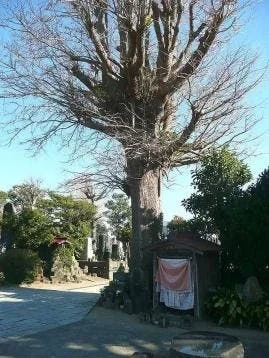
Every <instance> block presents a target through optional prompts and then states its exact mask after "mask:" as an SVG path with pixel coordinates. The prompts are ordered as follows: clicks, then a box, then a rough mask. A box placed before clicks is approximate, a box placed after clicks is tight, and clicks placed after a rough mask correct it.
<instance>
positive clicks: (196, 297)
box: [193, 252, 200, 319]
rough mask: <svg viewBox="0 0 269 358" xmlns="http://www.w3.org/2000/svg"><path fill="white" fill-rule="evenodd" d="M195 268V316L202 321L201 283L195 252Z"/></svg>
mask: <svg viewBox="0 0 269 358" xmlns="http://www.w3.org/2000/svg"><path fill="white" fill-rule="evenodd" d="M193 266H194V297H195V300H194V315H195V317H197V318H198V319H200V300H199V282H198V267H197V258H196V253H195V252H193Z"/></svg>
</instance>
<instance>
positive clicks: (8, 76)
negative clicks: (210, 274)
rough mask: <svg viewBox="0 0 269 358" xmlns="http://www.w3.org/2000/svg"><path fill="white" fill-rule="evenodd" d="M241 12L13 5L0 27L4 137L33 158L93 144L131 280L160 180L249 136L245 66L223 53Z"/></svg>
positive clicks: (198, 7)
mask: <svg viewBox="0 0 269 358" xmlns="http://www.w3.org/2000/svg"><path fill="white" fill-rule="evenodd" d="M246 2H247V1H243V0H240V1H239V0H62V1H57V0H51V1H49V0H47V1H46V0H40V1H34V2H33V3H31V2H30V1H23V2H22V3H23V5H18V6H17V8H15V9H13V10H11V11H10V12H9V14H10V16H8V15H7V18H6V21H5V22H2V24H3V26H5V28H6V31H8V36H7V43H6V45H5V49H4V50H3V52H2V53H3V56H2V59H1V75H0V79H1V83H2V96H4V97H5V98H12V101H13V103H14V98H15V99H17V101H16V103H17V104H20V112H19V113H20V114H19V116H17V117H14V118H15V119H14V121H13V122H12V123H9V124H10V125H11V128H13V131H14V135H17V134H18V133H19V132H20V131H22V130H23V129H24V130H26V132H27V133H28V134H30V136H29V138H30V141H31V144H33V145H35V146H36V147H37V148H39V147H40V146H42V145H43V144H44V143H46V142H47V141H48V140H49V139H50V138H51V137H53V136H54V135H56V136H58V137H60V138H61V141H62V143H63V144H67V143H69V142H70V141H73V143H76V146H75V147H74V152H76V153H77V151H79V149H82V151H85V153H86V152H87V153H88V154H89V153H90V151H91V153H93V150H94V149H96V148H95V147H94V148H93V146H96V145H97V144H99V148H100V149H101V152H102V151H103V153H105V155H104V156H103V157H102V159H101V160H100V159H99V160H100V161H101V162H102V164H104V163H106V162H107V161H108V158H109V163H108V164H109V165H108V167H109V168H108V169H109V170H110V173H111V178H112V179H113V180H114V179H115V180H116V181H117V180H119V175H118V174H119V172H123V173H124V174H125V178H124V181H121V182H120V184H121V185H122V187H123V188H124V190H125V192H126V193H127V194H128V195H129V196H130V197H131V202H132V220H133V225H132V228H133V234H132V243H131V269H132V271H133V272H135V270H136V269H139V268H140V266H141V257H142V254H141V248H142V246H143V245H144V244H145V243H147V242H149V241H150V240H152V239H154V237H152V235H151V234H152V232H153V231H152V230H150V228H151V227H152V226H154V225H153V224H154V223H156V218H158V217H159V215H160V213H161V208H160V186H161V178H162V176H163V173H164V172H167V171H169V170H170V169H171V168H174V167H177V166H182V165H187V164H191V163H194V162H197V161H198V160H199V159H200V157H201V155H202V154H203V152H204V151H205V150H206V149H207V148H209V147H210V146H212V145H223V144H225V143H229V142H234V143H236V142H238V141H240V139H239V138H240V137H239V135H240V134H242V133H245V132H246V131H247V130H248V129H249V128H250V126H251V125H252V124H253V121H252V120H251V118H250V114H249V108H248V107H247V106H246V104H245V103H244V97H245V95H246V94H247V93H248V91H249V90H250V89H252V88H253V86H255V84H256V83H257V76H256V75H255V71H253V66H254V63H255V56H250V55H249V53H248V51H245V50H244V49H242V48H239V49H238V48H235V46H234V44H233V45H231V46H230V48H228V47H227V43H228V41H229V40H230V39H231V38H232V37H233V35H234V33H235V32H236V31H237V29H238V23H237V20H238V18H239V13H240V11H241V10H242V8H243V6H245V5H246ZM6 14H8V12H6ZM13 108H14V107H13ZM104 139H105V140H106V141H105V142H104ZM90 144H92V147H91V148H90V147H87V146H88V145H90ZM107 146H108V147H107ZM89 148H90V149H89ZM99 153H100V152H99ZM112 154H113V155H114V157H113V155H112ZM111 158H113V159H111ZM120 165H121V166H120ZM99 174H100V173H99ZM100 175H101V174H100Z"/></svg>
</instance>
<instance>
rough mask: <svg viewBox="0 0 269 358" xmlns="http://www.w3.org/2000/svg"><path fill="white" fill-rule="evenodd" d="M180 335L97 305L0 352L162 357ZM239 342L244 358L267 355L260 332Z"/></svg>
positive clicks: (6, 345)
mask: <svg viewBox="0 0 269 358" xmlns="http://www.w3.org/2000/svg"><path fill="white" fill-rule="evenodd" d="M238 331H239V330H238ZM183 332H186V331H185V330H182V329H179V328H172V327H169V328H160V327H156V326H153V325H150V324H141V323H139V321H138V319H137V316H135V315H127V314H125V313H123V312H121V311H115V310H109V309H105V308H102V307H98V306H97V307H95V308H94V309H93V310H92V311H91V313H90V314H89V315H88V316H87V317H86V318H84V319H83V320H81V321H79V322H76V323H72V324H69V325H65V326H62V327H58V328H56V329H52V330H48V331H46V332H42V333H37V334H34V335H31V336H24V337H21V338H17V339H12V340H7V341H4V342H2V343H1V344H0V352H1V357H18V358H19V357H20V358H24V357H25V358H26V357H27V358H28V357H41V358H43V357H44V358H45V357H57V358H59V357H63V358H69V357H70V358H71V357H94V358H101V357H102V358H109V357H129V356H131V355H132V354H133V353H134V352H135V351H147V352H152V353H154V357H155V356H156V357H165V356H166V355H165V354H167V352H168V349H169V346H170V342H171V339H172V338H173V337H174V336H176V335H178V334H180V333H183ZM256 333H257V332H256ZM257 337H260V341H257ZM239 339H242V342H243V344H244V346H245V347H246V354H245V357H246V358H250V357H251V358H253V357H255V358H265V357H268V356H269V343H268V342H267V343H266V334H263V332H260V333H259V334H258V336H257V334H256V336H255V332H253V334H252V340H251V339H250V338H249V337H248V335H247V334H246V335H245V337H244V334H243V335H242V338H241V337H239ZM258 339H259V338H258ZM255 341H256V344H255Z"/></svg>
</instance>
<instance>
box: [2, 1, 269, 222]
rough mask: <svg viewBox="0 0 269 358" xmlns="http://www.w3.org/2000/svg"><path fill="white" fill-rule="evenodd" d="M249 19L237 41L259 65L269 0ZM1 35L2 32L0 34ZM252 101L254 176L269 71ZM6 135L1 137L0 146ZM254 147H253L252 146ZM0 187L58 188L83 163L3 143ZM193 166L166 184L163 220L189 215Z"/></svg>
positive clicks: (266, 136) (266, 153)
mask: <svg viewBox="0 0 269 358" xmlns="http://www.w3.org/2000/svg"><path fill="white" fill-rule="evenodd" d="M247 16H248V18H249V20H248V22H247V23H246V25H245V27H244V28H243V29H242V30H241V33H240V34H239V35H238V36H237V38H236V42H238V44H239V43H240V44H242V43H243V44H245V45H246V46H248V47H249V48H251V49H258V50H259V52H260V64H261V66H262V65H264V64H265V63H266V62H267V61H269V26H268V24H269V2H268V0H264V1H261V2H258V1H257V3H256V4H255V6H254V7H253V8H252V12H251V13H248V14H247ZM0 37H1V35H0ZM250 101H251V103H261V104H260V105H259V107H258V108H256V109H255V111H256V114H257V116H259V117H263V118H262V120H261V121H260V122H259V124H258V125H257V127H256V128H255V132H254V133H253V134H254V135H259V134H262V136H261V137H260V138H259V139H258V140H257V141H256V142H253V143H250V145H251V148H249V149H250V151H252V149H253V150H255V152H256V155H255V156H251V157H249V158H246V162H247V163H248V165H249V166H250V168H251V171H252V173H253V175H254V178H256V177H257V175H258V174H259V173H260V172H261V171H262V170H264V169H265V168H266V167H268V165H269V119H268V117H269V74H268V72H267V74H266V75H265V78H264V80H263V82H262V84H261V85H260V86H259V87H258V88H256V89H255V90H254V91H253V92H252V94H251V96H250ZM6 109H7V108H6V106H5V105H4V103H2V104H1V103H0V118H1V117H2V118H3V117H4V116H5V111H6ZM5 140H6V138H3V137H1V134H0V145H1V144H3V143H4V141H5ZM252 147H253V148H252ZM0 153H1V155H0V158H1V159H0V167H1V170H0V190H8V189H10V188H11V187H12V186H13V185H15V184H20V183H22V182H24V181H25V180H28V179H29V178H31V177H32V178H37V179H41V180H42V183H43V186H44V187H48V188H50V189H56V188H57V186H58V185H59V184H60V183H62V182H63V181H64V179H66V178H68V177H70V174H69V173H68V171H76V170H79V168H80V166H82V165H83V162H79V163H77V164H76V166H75V165H74V164H70V163H67V162H66V161H67V160H68V152H67V151H66V150H59V148H57V147H56V146H55V145H54V144H53V143H49V144H48V145H47V147H46V152H42V153H40V154H38V155H37V156H35V157H32V153H31V152H29V151H27V150H26V149H25V147H23V146H21V145H19V144H18V143H12V145H10V146H9V147H4V146H0ZM190 170H191V168H190V167H185V168H182V169H181V170H180V171H176V172H174V173H171V175H170V177H169V179H170V181H169V182H168V183H167V185H166V187H164V188H163V193H162V205H163V211H164V219H165V220H170V219H171V218H172V217H173V216H174V215H181V216H185V217H186V216H187V214H186V213H185V210H184V208H182V207H181V205H180V203H181V200H182V199H183V198H186V197H188V196H189V195H190V193H191V192H192V189H191V187H190V183H191V176H190Z"/></svg>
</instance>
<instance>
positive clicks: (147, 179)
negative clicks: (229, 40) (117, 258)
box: [128, 163, 161, 311]
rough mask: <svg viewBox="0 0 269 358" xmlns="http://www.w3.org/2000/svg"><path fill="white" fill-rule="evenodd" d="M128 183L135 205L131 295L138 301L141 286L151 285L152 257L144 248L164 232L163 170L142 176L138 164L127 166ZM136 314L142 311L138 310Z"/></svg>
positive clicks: (149, 172)
mask: <svg viewBox="0 0 269 358" xmlns="http://www.w3.org/2000/svg"><path fill="white" fill-rule="evenodd" d="M128 169H129V170H128V183H129V188H130V196H131V205H132V238H131V242H130V254H131V255H130V273H131V295H132V298H133V301H135V300H136V298H137V295H138V294H139V293H138V291H139V290H141V288H142V287H144V288H146V289H148V288H149V285H150V284H151V283H152V278H151V276H152V269H151V267H152V258H151V254H150V253H149V252H147V251H145V250H144V249H143V248H144V246H146V245H147V244H149V243H151V242H153V241H155V240H158V239H159V238H160V232H161V224H160V223H161V208H160V179H161V178H160V177H161V175H160V171H159V170H151V171H148V172H146V173H145V174H142V175H140V174H139V172H140V171H139V166H138V165H136V163H129V165H128ZM136 310H137V311H138V310H139V308H137V309H136Z"/></svg>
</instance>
